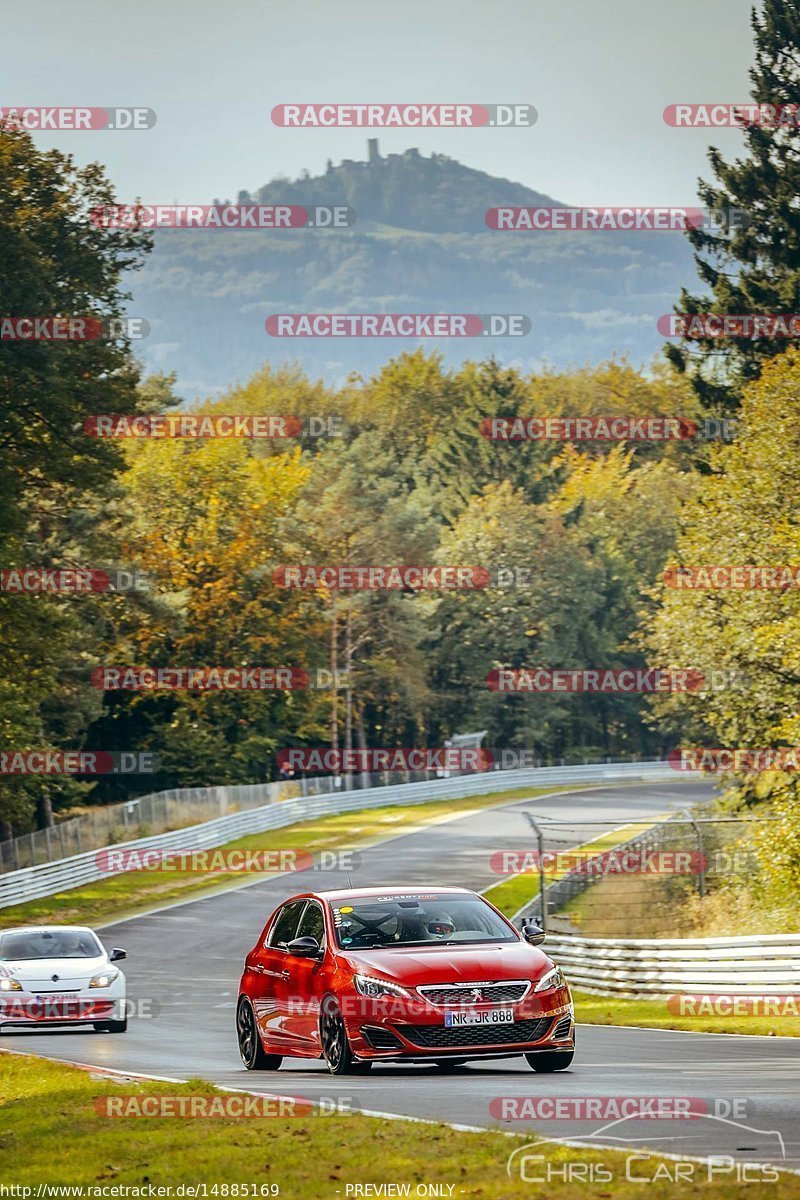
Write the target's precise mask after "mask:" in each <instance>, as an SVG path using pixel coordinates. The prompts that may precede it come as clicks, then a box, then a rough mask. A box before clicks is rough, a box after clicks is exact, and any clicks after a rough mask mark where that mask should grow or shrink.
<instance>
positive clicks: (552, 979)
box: [533, 967, 567, 992]
mask: <svg viewBox="0 0 800 1200" xmlns="http://www.w3.org/2000/svg"><path fill="white" fill-rule="evenodd" d="M566 986H567V981H566V979H565V978H564V973H563V972H562V970H561V967H553V969H552V970H551V971H548V972H547V974H546V975H543V976H542V978H541V979H540V980H539V982H538V983H537V984H536V986H535V987H534V989H533V990H534V992H549V991H550V990H551V988H561V987H566Z"/></svg>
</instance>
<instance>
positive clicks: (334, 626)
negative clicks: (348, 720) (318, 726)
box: [331, 608, 339, 754]
mask: <svg viewBox="0 0 800 1200" xmlns="http://www.w3.org/2000/svg"><path fill="white" fill-rule="evenodd" d="M338 670H339V627H338V621H337V618H336V609H335V608H334V609H333V612H332V614H331V676H332V678H333V685H332V691H331V750H332V751H333V752H334V754H335V753H336V751H337V750H338V749H339V690H338V688H337V682H338V681H337V672H338Z"/></svg>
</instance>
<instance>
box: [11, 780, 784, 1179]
mask: <svg viewBox="0 0 800 1200" xmlns="http://www.w3.org/2000/svg"><path fill="white" fill-rule="evenodd" d="M708 794H709V793H708V790H707V788H706V787H705V786H704V785H701V784H698V783H692V782H683V781H676V782H675V783H665V784H652V783H647V784H645V783H641V784H633V785H626V786H617V785H615V786H612V787H607V788H603V789H602V790H598V789H594V788H593V789H586V790H575V791H573V792H571V793H570V794H569V795H561V796H554V797H546V796H544V797H539V798H534V799H531V800H528V801H519V800H517V801H513V802H509V803H508V804H507V805H504V806H503V807H499V808H493V809H490V810H484V811H483V812H474V813H470V814H468V815H465V816H463V817H460V818H457V819H455V820H446V821H440V822H437V823H436V824H433V825H429V826H427V827H425V828H424V829H419V830H417V831H413V832H409V833H406V834H402V835H400V836H399V837H393V838H392V837H391V834H390V833H388V830H390V828H391V827H390V826H387V835H388V837H389V838H390V840H387V841H384V842H382V843H380V844H378V845H375V846H373V847H372V848H371V849H369V850H366V851H363V852H362V861H361V864H360V866H359V868H358V870H357V872H356V873H355V875H354V878H353V883H354V884H359V885H365V886H366V885H372V884H381V885H383V884H386V885H387V886H390V885H393V884H402V885H422V884H424V885H427V886H429V885H431V884H457V885H463V886H467V887H472V888H475V889H477V890H481V889H483V888H486V887H488V886H489V885H490V884H491V883H494V882H496V881H497V876H496V875H495V874H494V873H493V872H492V870H491V868H490V865H489V856H490V854H491V852H492V851H495V850H500V849H519V848H520V847H526V846H530V845H531V828H530V825H529V823H528V820H527V819H526V816H525V811H526V809H529V810H530V811H531V812H534V813H536V814H537V815H540V816H542V817H545V818H546V817H550V818H553V819H555V818H557V819H559V820H567V821H569V822H571V823H573V824H572V827H571V829H570V831H569V834H568V835H566V834H565V831H564V829H563V828H561V829H560V831H559V839H560V840H561V839H563V840H564V841H569V842H570V843H571V844H573V845H577V844H580V843H581V842H583V841H585V840H588V839H589V838H591V837H596V836H598V834H599V833H600V832H601V831H600V830H599V829H598V828H597V827H596V826H595V827H591V826H590V825H589V824H588V822H590V821H591V820H593V819H594V820H599V819H607V820H614V821H618V822H619V823H620V824H624V823H627V822H629V821H633V820H636V819H637V818H640V817H648V816H654V815H657V814H660V813H663V812H666V811H668V810H669V809H671V808H682V807H684V806H685V805H686V804H687V803H691V802H693V801H695V800H698V799H701V798H702V797H704V796H707V795H708ZM264 836H265V847H266V846H268V844H269V843H268V838H269V835H268V834H265V835H264ZM338 886H347V879H346V878H345V877H344V876H343V875H341V874H339V873H336V872H330V871H327V872H324V873H321V872H311V871H306V872H297V873H294V874H291V875H283V876H279V877H272V878H268V879H264V880H263V881H259V882H258V883H256V884H249V885H247V886H244V887H240V888H236V889H234V890H228V891H225V892H222V893H218V894H216V895H212V896H208V897H205V898H202V899H199V900H192V901H188V902H185V903H181V904H179V905H174V906H172V907H170V908H167V909H163V910H161V911H159V912H154V913H152V914H149V915H144V916H138V917H133V918H130V919H128V920H125V921H121V922H118V923H116V924H113V925H109V926H106V927H105V928H104V929H103V930H102V937H103V940H104V941H105V943H106V945H107V946H112V945H121V946H124V947H125V948H126V949H127V951H128V956H129V957H128V961H127V962H126V963H125V970H126V974H127V977H128V991H129V997H130V998H131V999H133V1000H141V999H143V998H144V999H152V1000H154V1001H156V1002H157V1004H158V1005H159V1006H160V1011H159V1014H158V1016H157V1018H155V1019H149V1020H148V1019H132V1021H131V1023H130V1025H129V1029H128V1032H127V1034H125V1035H117V1036H114V1035H108V1034H97V1033H94V1032H93V1031H91V1032H87V1033H77V1032H71V1031H67V1032H55V1031H53V1032H49V1033H45V1032H32V1033H25V1034H20V1033H4V1034H3V1036H2V1038H1V1039H0V1045H2V1046H3V1047H5V1048H7V1049H20V1050H30V1051H33V1052H34V1053H39V1054H46V1055H49V1056H51V1057H53V1058H57V1059H64V1060H71V1061H74V1062H81V1063H89V1064H92V1065H95V1066H97V1067H100V1068H112V1069H115V1070H118V1071H123V1072H124V1071H131V1072H142V1073H147V1074H152V1075H160V1076H168V1077H175V1078H181V1079H185V1078H188V1077H190V1076H202V1077H203V1078H205V1079H209V1080H211V1081H213V1082H214V1083H215V1084H218V1085H219V1086H223V1087H230V1088H239V1089H246V1090H250V1091H257V1092H275V1093H280V1094H284V1095H294V1096H304V1097H308V1098H309V1099H312V1100H314V1099H318V1098H320V1097H329V1098H339V1101H340V1103H343V1104H344V1105H345V1106H349V1107H351V1108H353V1109H362V1110H365V1111H371V1112H380V1113H384V1114H396V1115H407V1116H414V1117H421V1118H427V1119H433V1120H444V1121H448V1122H452V1123H456V1124H463V1125H468V1126H473V1127H474V1126H486V1127H498V1126H499V1127H501V1128H507V1129H515V1130H524V1131H529V1132H530V1133H531V1140H532V1141H535V1140H536V1139H537V1138H542V1137H550V1138H556V1139H559V1138H570V1139H579V1140H581V1141H587V1140H588V1141H590V1142H594V1143H598V1144H605V1145H628V1146H631V1145H632V1146H637V1147H639V1146H643V1147H644V1146H646V1147H649V1148H652V1149H653V1150H660V1151H662V1152H666V1153H669V1154H673V1155H681V1156H683V1155H686V1156H707V1155H712V1154H714V1155H716V1154H731V1155H734V1156H735V1157H736V1158H738V1159H739V1160H742V1161H750V1162H760V1161H768V1160H769V1161H772V1162H775V1163H776V1164H779V1165H781V1166H786V1167H790V1168H792V1169H795V1170H798V1169H800V1054H799V1053H798V1051H800V1046H798V1042H797V1041H796V1040H794V1039H791V1038H756V1037H735V1036H731V1035H709V1034H692V1033H678V1032H669V1031H656V1030H647V1029H632V1028H619V1027H617V1028H613V1027H603V1026H591V1025H581V1026H579V1027H578V1052H577V1054H576V1057H575V1062H574V1064H573V1067H572V1068H571V1069H570V1070H569V1071H564V1072H561V1073H559V1074H555V1075H549V1076H548V1075H537V1074H535V1073H534V1072H533V1071H531V1070H530V1068H529V1067H528V1066H527V1064H526V1062H525V1060H524V1059H522V1058H513V1057H511V1058H505V1059H494V1060H491V1061H486V1062H484V1063H474V1062H473V1063H471V1064H469V1065H468V1066H467V1067H465V1068H463V1069H462V1070H461V1071H459V1072H457V1073H456V1074H453V1075H449V1076H448V1075H442V1074H439V1073H438V1072H437V1070H436V1069H435V1068H433V1067H427V1066H411V1065H409V1066H390V1065H388V1064H386V1065H377V1066H374V1067H373V1068H372V1071H371V1072H370V1073H369V1075H367V1076H364V1077H345V1078H340V1079H334V1078H333V1077H332V1076H330V1075H329V1074H328V1073H327V1070H326V1069H325V1067H324V1066H323V1064H322V1063H320V1062H315V1061H312V1060H308V1059H284V1063H283V1066H282V1067H281V1069H280V1071H278V1072H277V1073H269V1072H268V1073H258V1072H247V1071H245V1070H244V1068H243V1067H242V1066H241V1062H240V1059H239V1055H238V1050H237V1045H236V1036H235V1030H234V1007H235V1001H236V994H237V985H238V981H239V977H240V973H241V967H242V961H243V958H244V955H245V953H246V952H247V950H248V949H249V948H250V947H251V946H252V945H253V943H254V941H255V939H256V937H257V935H258V933H259V931H260V929H261V928H262V926H263V924H264V922H265V920H266V917H267V916H268V915H269V913H270V912H271V911H272V909H273V908H274V907H275V906H276V904H277V903H279V902H280V900H282V899H284V898H285V897H287V896H290V895H292V894H294V893H296V892H300V891H305V890H316V889H319V890H324V889H326V888H333V887H338ZM545 949H547V947H546V945H545ZM601 1096H602V1097H623V1096H636V1097H642V1096H646V1097H652V1096H662V1097H691V1098H693V1099H694V1100H695V1104H694V1105H693V1106H692V1110H693V1111H695V1112H703V1111H707V1112H708V1113H709V1114H711V1115H709V1116H701V1117H699V1118H698V1119H695V1120H646V1121H645V1120H638V1121H632V1120H627V1121H623V1122H622V1123H618V1124H611V1123H610V1122H609V1121H608V1120H603V1119H601V1120H598V1119H596V1118H595V1119H591V1120H586V1119H584V1120H551V1119H548V1120H544V1119H541V1118H539V1119H534V1120H531V1119H528V1118H525V1117H523V1118H522V1119H508V1120H498V1119H497V1117H496V1115H495V1114H496V1112H497V1109H496V1104H495V1106H493V1107H490V1106H491V1104H492V1101H493V1100H494V1101H495V1102H497V1101H498V1099H499V1098H501V1097H517V1098H532V1099H536V1100H541V1099H543V1098H557V1097H572V1098H581V1097H601ZM697 1101H699V1102H701V1103H699V1104H698V1103H697ZM737 1102H738V1108H737V1107H733V1108H732V1107H731V1106H733V1105H735V1104H737ZM714 1114H716V1119H715V1115H714ZM720 1118H721V1119H720ZM512 1148H513V1144H510V1147H509V1149H510V1150H511V1149H512ZM578 1153H579V1152H577V1151H576V1154H578ZM730 1177H731V1178H734V1176H733V1175H732V1176H730Z"/></svg>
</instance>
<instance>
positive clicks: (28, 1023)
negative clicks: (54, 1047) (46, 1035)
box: [0, 925, 128, 1033]
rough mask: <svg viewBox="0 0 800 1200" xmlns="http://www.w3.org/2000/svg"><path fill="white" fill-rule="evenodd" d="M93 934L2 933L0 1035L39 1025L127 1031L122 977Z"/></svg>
mask: <svg viewBox="0 0 800 1200" xmlns="http://www.w3.org/2000/svg"><path fill="white" fill-rule="evenodd" d="M125 957H127V956H126V954H125V951H124V950H121V949H119V948H117V949H115V950H112V951H111V953H110V954H109V953H108V951H107V950H106V949H105V947H104V946H103V944H102V942H101V941H100V939H99V938H98V936H97V934H96V933H94V931H93V930H91V929H87V928H86V927H85V926H81V925H29V926H26V927H20V928H18V929H5V930H3V931H2V932H0V1032H7V1031H8V1029H10V1028H24V1027H28V1028H30V1027H33V1026H37V1027H41V1026H43V1025H76V1024H86V1023H87V1022H88V1023H90V1024H92V1025H94V1027H95V1029H97V1030H99V1031H101V1032H104V1033H124V1032H125V1030H126V1029H127V1027H128V1017H127V1009H126V1003H125V976H124V975H123V973H122V971H120V969H119V967H117V966H114V964H115V963H117V962H119V960H120V959H122V958H125Z"/></svg>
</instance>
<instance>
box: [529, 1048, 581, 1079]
mask: <svg viewBox="0 0 800 1200" xmlns="http://www.w3.org/2000/svg"><path fill="white" fill-rule="evenodd" d="M525 1057H526V1059H527V1060H528V1066H529V1067H533V1069H534V1071H538V1072H539V1073H540V1074H545V1075H549V1074H550V1073H551V1072H552V1071H566V1069H567V1067H570V1066H572V1060H573V1058H574V1057H575V1051H574V1050H541V1051H539V1053H538V1054H526V1055H525Z"/></svg>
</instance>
